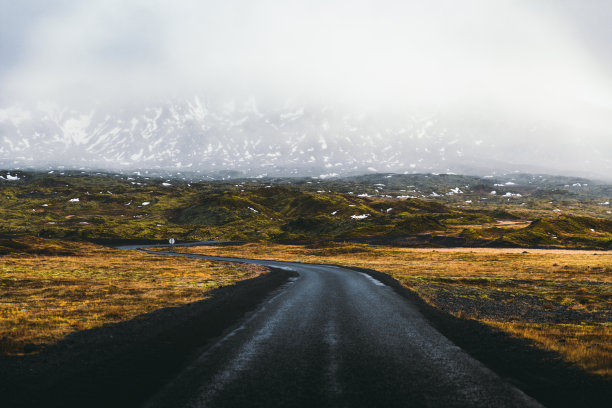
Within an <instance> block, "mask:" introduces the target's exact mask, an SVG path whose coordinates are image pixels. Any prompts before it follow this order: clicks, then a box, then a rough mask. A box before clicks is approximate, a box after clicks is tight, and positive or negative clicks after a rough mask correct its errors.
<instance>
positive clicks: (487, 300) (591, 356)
mask: <svg viewBox="0 0 612 408" xmlns="http://www.w3.org/2000/svg"><path fill="white" fill-rule="evenodd" d="M177 250H178V251H184V252H192V253H202V254H209V255H220V256H236V257H249V258H259V259H275V260H287V261H301V262H311V263H333V264H338V265H345V266H356V267H365V268H371V269H376V270H378V271H381V272H385V273H388V274H390V275H391V276H393V277H394V278H395V279H397V280H398V281H400V282H401V283H402V284H403V285H404V286H406V287H408V288H410V289H412V290H414V291H415V292H416V293H418V294H419V296H421V297H422V298H423V299H424V300H425V301H427V302H428V303H430V304H432V305H433V306H436V307H439V308H441V309H444V310H446V311H448V312H449V313H452V314H454V315H456V316H458V317H463V318H473V319H476V320H479V321H481V322H484V323H486V324H489V325H492V326H495V327H498V328H501V329H502V330H504V331H506V332H507V333H510V334H511V335H514V336H519V337H523V338H528V339H531V340H532V341H534V342H535V343H537V344H538V345H539V346H540V347H543V348H546V349H550V350H555V351H557V352H559V353H560V354H561V355H562V356H563V357H564V358H565V359H566V360H567V361H571V362H574V363H576V364H578V365H580V366H582V367H583V368H584V369H585V370H587V371H589V372H592V373H597V374H600V375H604V376H612V324H611V322H610V320H609V317H610V313H611V311H612V253H607V252H595V251H573V250H524V249H490V248H487V249H478V248H473V249H469V248H462V249H449V248H446V249H407V248H390V247H382V246H368V245H359V244H329V245H321V246H316V245H311V246H295V245H293V246H292V245H275V244H247V245H242V246H229V247H192V248H177ZM449 300H450V301H449ZM449 304H452V307H451V306H449ZM514 306H516V307H514ZM509 311H510V312H509ZM581 319H583V320H581Z"/></svg>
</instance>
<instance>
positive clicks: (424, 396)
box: [122, 243, 541, 407]
mask: <svg viewBox="0 0 612 408" xmlns="http://www.w3.org/2000/svg"><path fill="white" fill-rule="evenodd" d="M196 244H202V243H196ZM122 248H123V249H140V248H141V246H126V247H122ZM147 252H151V253H156V254H165V255H173V256H187V257H192V258H203V259H210V260H220V261H230V262H242V263H251V264H258V265H264V266H268V267H274V268H282V269H287V270H292V271H295V272H297V273H298V275H299V276H297V277H296V278H292V279H291V281H289V282H288V283H287V284H285V285H284V286H283V287H281V288H280V289H279V290H277V291H276V292H274V294H273V295H271V296H270V297H269V298H268V299H267V300H266V301H265V302H263V304H262V305H260V306H259V308H258V309H257V310H255V311H253V312H252V313H251V314H250V315H249V316H247V317H246V318H245V319H244V320H243V321H242V322H241V324H240V325H239V326H238V327H236V328H235V329H234V330H233V331H231V332H229V333H228V334H226V335H225V336H223V337H222V338H220V339H218V340H217V341H216V342H215V343H214V344H212V345H211V346H210V347H208V348H207V349H206V350H203V351H202V353H201V354H200V356H199V357H198V358H197V359H196V360H195V361H193V362H192V363H191V365H190V366H189V367H188V368H187V369H186V370H184V371H183V372H182V373H181V374H180V375H179V376H178V377H177V378H175V379H174V380H173V381H172V382H171V383H169V384H167V385H166V386H165V387H164V388H163V389H162V390H160V392H158V393H157V395H155V396H154V397H153V398H152V399H151V400H150V401H149V402H148V403H147V405H146V406H147V407H170V406H172V407H272V406H278V407H396V406H398V407H399V406H402V407H539V406H541V405H540V404H539V403H537V402H536V401H535V400H533V399H532V398H530V397H528V396H526V395H525V394H524V393H522V392H521V391H520V390H518V389H517V388H515V387H514V386H512V385H510V384H509V383H506V382H504V381H503V380H502V379H501V378H499V377H498V376H497V375H496V374H494V373H493V372H492V371H491V370H489V369H488V368H486V367H485V366H483V365H482V364H481V363H480V362H478V361H476V360H474V359H473V358H472V357H470V356H469V355H468V354H467V353H466V352H464V351H463V350H462V349H460V348H459V347H457V346H456V345H454V344H453V343H452V342H451V341H449V340H448V339H447V338H446V337H444V336H443V335H442V334H440V333H439V332H438V331H436V330H435V329H434V328H433V327H432V326H431V325H430V324H429V323H428V321H427V320H426V319H425V318H424V317H423V316H422V315H421V314H420V313H419V312H418V310H417V308H416V307H415V306H414V305H412V304H411V303H410V302H409V301H408V300H406V299H405V298H403V297H402V296H400V295H398V294H397V293H396V292H395V291H394V290H393V289H391V288H390V287H388V286H386V285H384V284H383V283H381V282H379V281H377V280H375V279H374V278H372V277H370V276H369V275H366V274H364V273H360V272H356V271H354V270H350V269H346V268H341V267H336V266H324V265H311V264H301V263H292V262H276V261H264V260H251V259H240V258H224V257H213V256H203V255H192V254H178V253H172V252H158V251H147Z"/></svg>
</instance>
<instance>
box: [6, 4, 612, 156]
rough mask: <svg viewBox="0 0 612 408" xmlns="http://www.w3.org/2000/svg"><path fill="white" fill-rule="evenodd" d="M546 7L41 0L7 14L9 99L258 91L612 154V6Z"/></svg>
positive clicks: (102, 99) (94, 100)
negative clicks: (610, 30)
mask: <svg viewBox="0 0 612 408" xmlns="http://www.w3.org/2000/svg"><path fill="white" fill-rule="evenodd" d="M574 3H580V2H571V1H570V2H564V4H566V5H567V4H570V5H572V7H573V6H575V5H576V4H574ZM595 3H598V2H595ZM599 3H603V2H599ZM543 4H544V3H539V4H538V5H539V7H536V6H534V5H533V2H532V1H526V0H525V1H496V2H491V1H485V0H480V1H479V0H467V1H461V2H457V1H450V0H436V1H428V2H422V1H388V0H387V1H376V2H374V1H364V0H352V1H348V0H339V1H331V2H330V1H322V0H311V1H296V0H288V1H283V2H278V1H271V0H267V1H266V0H264V1H258V2H251V1H246V0H227V1H224V2H216V1H214V2H213V1H195V0H185V1H167V0H156V1H144V0H132V1H119V0H104V1H102V0H91V1H87V2H83V1H76V0H56V1H34V0H29V1H24V2H20V3H19V4H18V5H15V4H9V5H8V6H7V10H8V13H4V14H5V15H4V17H3V21H2V22H3V23H4V22H6V23H7V24H8V23H10V24H9V26H5V28H3V29H1V30H2V35H3V38H5V39H4V40H1V41H2V47H1V48H0V53H1V54H0V59H5V61H7V62H5V63H3V64H2V67H1V68H0V92H1V93H2V95H3V96H2V99H1V100H0V103H1V104H3V105H4V106H7V105H11V104H15V103H24V104H28V103H38V102H41V101H45V102H46V101H51V102H54V103H58V104H61V105H66V106H70V107H73V108H80V109H86V108H84V107H89V106H93V105H96V106H99V105H105V106H125V105H139V104H146V103H148V102H149V101H152V100H154V101H159V100H164V99H168V98H183V97H191V96H193V95H194V94H199V95H216V96H219V97H227V98H231V97H237V98H240V97H250V96H255V97H256V98H257V100H258V101H260V104H262V105H265V104H266V103H269V104H278V103H283V101H285V100H287V99H291V100H293V101H295V100H299V101H303V103H304V104H312V105H325V106H327V105H332V106H338V107H341V108H342V109H347V110H352V111H356V110H357V111H365V112H370V113H372V112H373V113H376V114H384V115H388V116H389V117H399V118H401V117H405V116H407V115H413V116H414V115H438V116H441V117H446V118H452V121H453V123H456V122H457V121H461V123H462V132H465V130H466V129H472V130H473V132H475V133H479V137H481V138H482V139H484V140H488V141H496V142H498V143H497V144H498V145H500V146H512V145H513V144H516V143H518V142H529V141H533V140H534V139H537V140H539V141H540V142H544V143H551V144H559V145H562V146H564V149H570V150H569V151H568V152H569V153H571V149H572V147H574V146H581V145H592V146H593V147H595V148H598V149H600V150H601V149H604V150H605V149H607V151H608V152H612V144H611V142H610V140H611V139H612V138H611V137H610V136H611V135H610V129H612V80H611V79H610V78H612V75H610V74H611V72H610V71H611V69H610V68H611V67H612V64H611V63H610V60H608V58H609V57H608V56H607V53H605V52H604V50H603V48H602V47H603V45H602V44H604V43H603V42H600V41H599V40H598V41H595V42H589V39H593V38H599V37H601V35H599V37H598V36H596V35H593V33H598V34H601V33H603V32H600V31H597V30H598V29H600V28H601V27H600V26H598V25H597V24H595V23H592V22H593V21H600V20H601V18H600V19H599V20H597V19H596V18H595V17H594V16H597V15H598V13H599V14H601V12H604V13H605V12H609V11H610V10H609V7H606V6H605V5H602V7H603V11H602V10H598V9H597V7H593V6H592V4H591V3H589V4H590V5H589V7H587V8H586V9H587V11H585V13H587V12H588V13H590V14H588V15H587V14H583V15H579V16H578V17H579V18H577V19H576V20H575V21H574V20H572V16H571V15H570V14H568V11H571V10H575V7H573V8H572V7H569V8H568V7H565V6H561V5H555V4H556V3H554V2H550V3H546V4H547V6H546V7H544V6H543ZM564 7H565V8H564ZM3 9H4V6H3ZM585 16H586V17H585ZM589 16H590V17H589ZM587 17H589V18H587ZM609 17H612V16H609ZM589 23H591V25H592V26H593V27H592V29H593V30H594V31H593V32H589V31H588V30H589V27H588V26H587V25H588V24H589ZM598 27H599V28H598ZM9 30H14V33H13V35H11V36H9V37H7V36H5V34H7V33H8V31H9ZM585 30H586V31H585ZM606 44H607V43H606ZM2 54H3V55H2ZM452 132H453V129H449V133H452ZM604 156H605V155H604Z"/></svg>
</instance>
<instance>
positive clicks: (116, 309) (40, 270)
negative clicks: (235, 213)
mask: <svg viewBox="0 0 612 408" xmlns="http://www.w3.org/2000/svg"><path fill="white" fill-rule="evenodd" d="M266 271H267V269H266V268H263V267H259V266H253V265H235V264H229V263H223V262H208V261H204V260H196V259H188V258H183V257H176V258H175V257H171V258H169V257H167V256H158V255H149V254H145V253H142V252H136V251H120V250H114V249H110V248H106V247H102V246H99V245H94V244H89V243H78V242H69V241H61V240H47V239H42V238H33V237H24V238H19V239H2V240H0V355H6V354H20V353H23V352H24V351H25V352H32V351H36V350H37V349H39V348H40V346H41V345H44V344H47V343H53V342H55V341H57V340H59V339H61V338H63V337H64V336H66V335H67V334H69V333H71V332H74V331H77V330H84V329H90V328H94V327H99V326H101V325H104V324H106V323H115V322H120V321H124V320H128V319H132V318H134V317H136V316H138V315H141V314H144V313H148V312H151V311H153V310H156V309H159V308H163V307H168V306H176V305H181V304H185V303H189V302H193V301H197V300H201V299H203V298H206V296H207V292H208V291H210V290H211V289H214V288H218V287H220V286H226V285H231V284H233V283H235V282H237V281H240V280H243V279H249V278H253V277H255V276H258V275H260V274H262V273H265V272H266Z"/></svg>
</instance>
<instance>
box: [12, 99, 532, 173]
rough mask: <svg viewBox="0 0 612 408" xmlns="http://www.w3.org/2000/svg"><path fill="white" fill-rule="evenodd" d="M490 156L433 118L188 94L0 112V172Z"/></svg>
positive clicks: (277, 169) (331, 166)
mask: <svg viewBox="0 0 612 408" xmlns="http://www.w3.org/2000/svg"><path fill="white" fill-rule="evenodd" d="M451 129H452V130H451ZM494 153H495V146H491V144H487V143H482V141H481V140H480V138H479V137H478V135H472V134H471V132H469V131H465V130H464V128H461V127H460V126H457V124H456V123H453V122H449V121H447V122H446V123H442V120H440V119H438V118H435V117H426V118H422V119H415V118H410V117H409V116H408V115H406V117H405V118H403V119H398V120H393V121H389V120H383V119H381V118H377V117H373V116H368V115H364V114H350V113H346V112H342V111H338V110H334V109H330V108H318V109H314V108H309V107H305V106H300V105H296V104H291V103H286V104H284V105H283V106H280V107H273V108H262V107H259V106H258V104H257V103H256V101H255V100H254V99H246V100H243V101H238V102H237V101H224V102H217V103H215V102H210V101H208V100H207V101H203V100H202V99H200V98H198V97H194V98H192V99H188V100H180V101H172V102H166V103H160V104H155V105H151V106H147V107H144V108H134V109H116V110H114V111H109V110H104V109H91V110H88V111H83V112H81V111H77V110H74V109H66V108H60V107H57V106H53V105H41V106H37V107H35V108H27V107H23V106H13V107H9V108H6V109H0V165H2V166H4V167H7V168H9V167H15V166H26V167H37V166H45V165H54V164H62V165H65V166H73V167H77V168H79V167H85V168H124V169H131V168H151V169H185V168H189V169H191V170H196V169H197V170H201V171H219V170H235V171H239V172H242V173H243V174H245V175H247V176H256V175H259V174H269V175H273V174H282V175H336V174H337V175H343V174H355V173H359V172H367V171H378V172H416V171H420V172H423V171H439V172H440V171H441V172H446V171H470V169H472V171H473V169H475V168H477V167H480V168H484V169H489V168H495V167H496V166H500V163H501V160H500V159H499V158H498V157H496V155H495V154H494ZM532 153H533V152H532ZM527 162H529V161H528V160H527ZM502 166H505V167H504V168H500V169H499V170H500V171H508V170H510V171H512V170H517V169H516V168H512V167H511V165H508V164H507V163H504V164H502ZM521 170H523V169H521Z"/></svg>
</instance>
